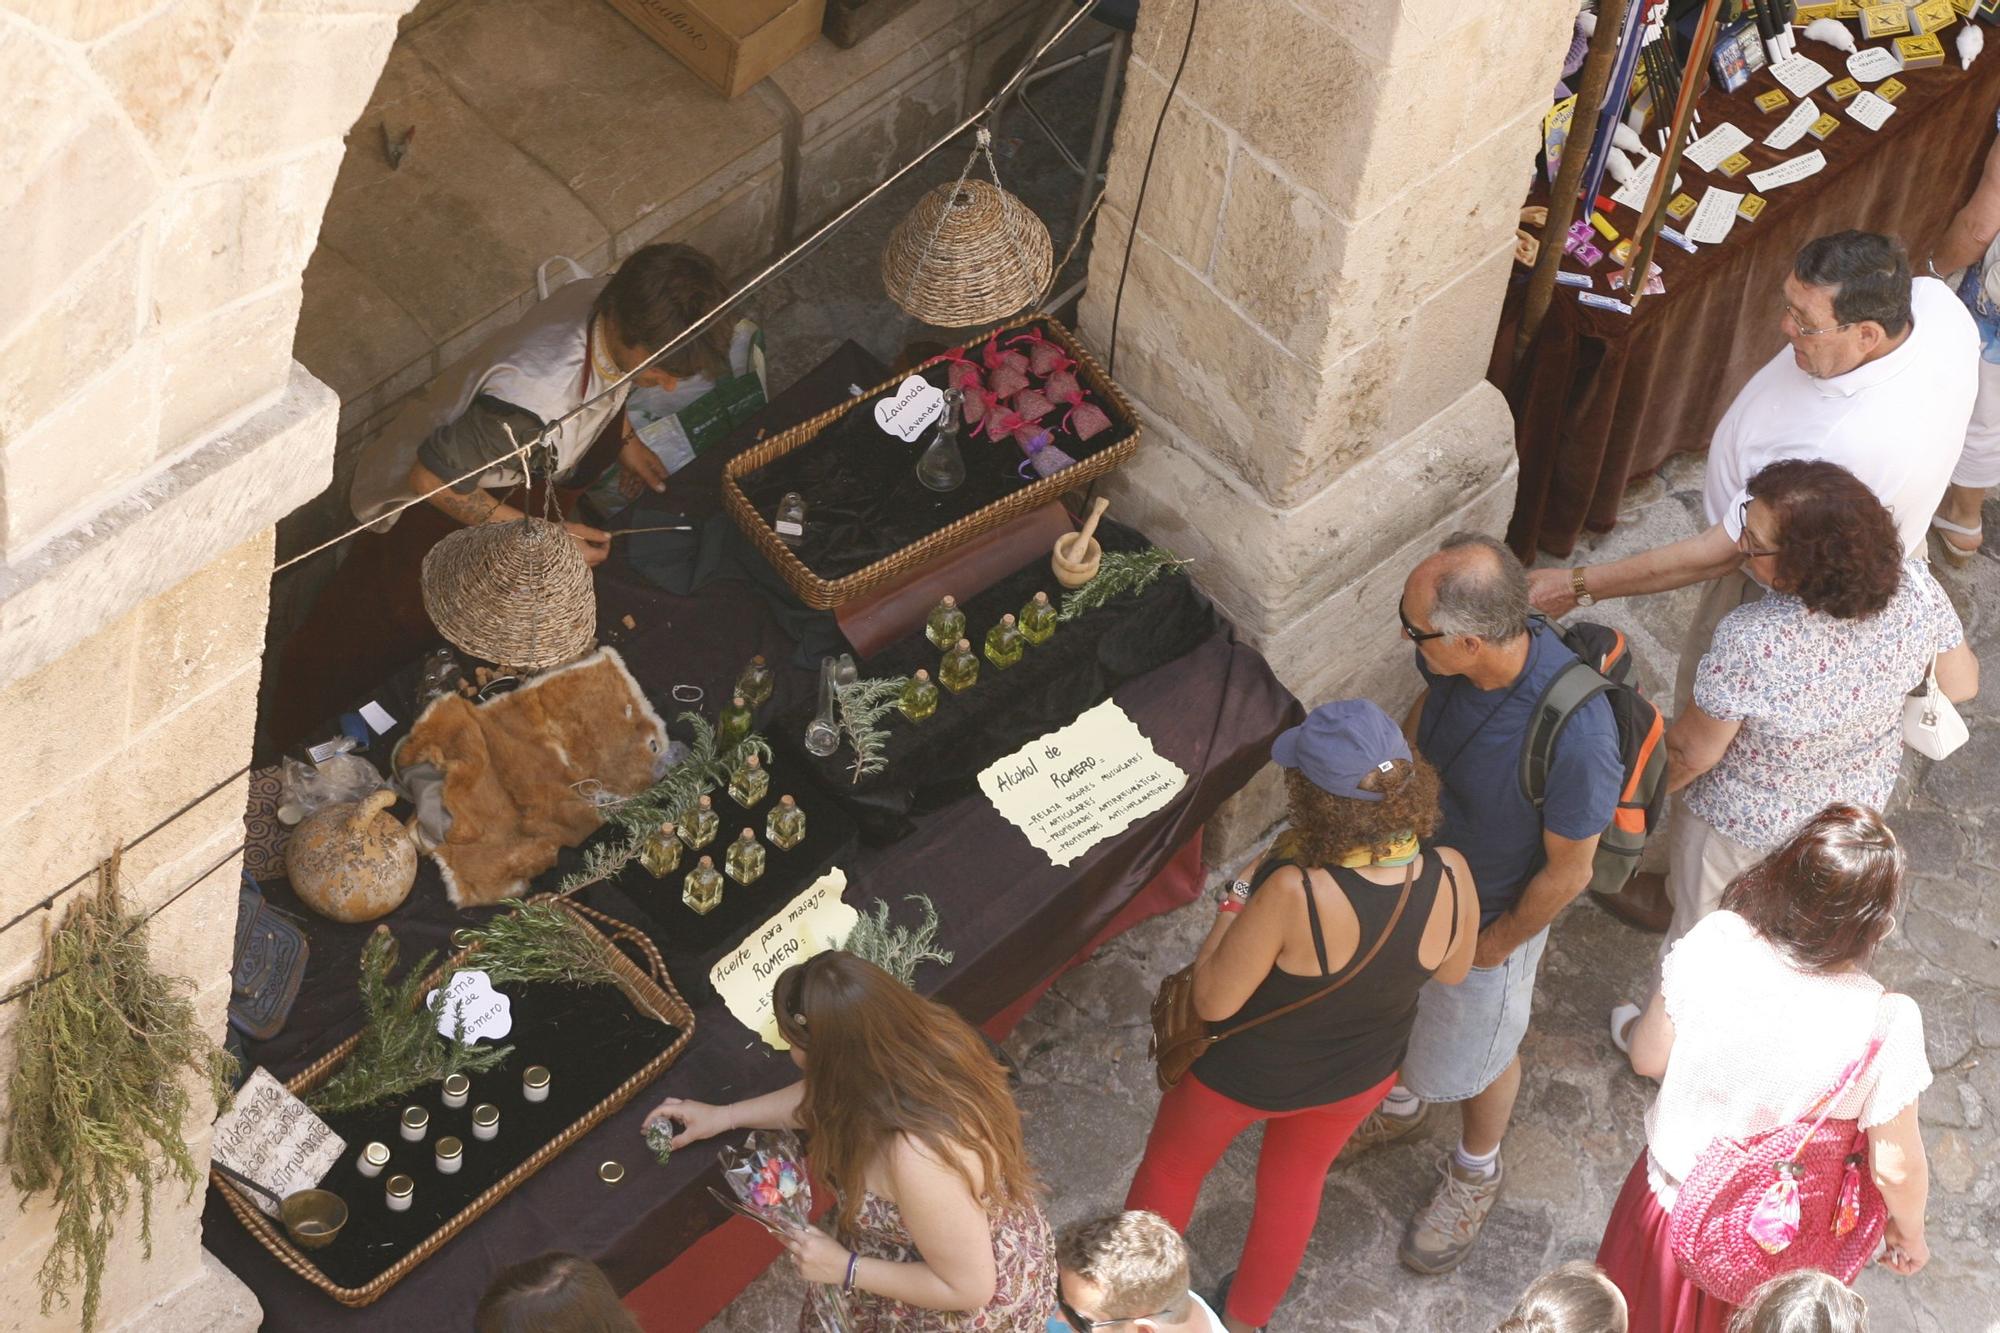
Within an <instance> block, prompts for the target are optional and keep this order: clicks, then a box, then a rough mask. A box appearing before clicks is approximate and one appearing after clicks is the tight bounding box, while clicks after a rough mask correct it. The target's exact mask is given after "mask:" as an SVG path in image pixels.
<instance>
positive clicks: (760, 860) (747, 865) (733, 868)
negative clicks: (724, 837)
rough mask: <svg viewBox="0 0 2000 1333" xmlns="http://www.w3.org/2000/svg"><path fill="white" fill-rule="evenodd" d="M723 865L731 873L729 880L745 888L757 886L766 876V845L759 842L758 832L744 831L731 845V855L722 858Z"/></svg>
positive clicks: (752, 830)
mask: <svg viewBox="0 0 2000 1333" xmlns="http://www.w3.org/2000/svg"><path fill="white" fill-rule="evenodd" d="M722 865H723V868H724V869H725V870H727V871H728V872H729V878H731V879H733V880H735V881H736V882H737V883H738V884H742V885H745V886H748V885H751V884H755V883H756V882H757V881H758V880H759V879H761V878H762V877H763V874H764V844H763V843H761V842H759V841H757V830H755V829H744V830H743V832H742V833H740V834H738V835H737V837H736V841H735V842H732V843H730V844H729V854H728V855H727V856H724V857H723V858H722Z"/></svg>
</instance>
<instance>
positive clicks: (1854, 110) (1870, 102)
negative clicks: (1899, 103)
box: [1847, 93, 1896, 130]
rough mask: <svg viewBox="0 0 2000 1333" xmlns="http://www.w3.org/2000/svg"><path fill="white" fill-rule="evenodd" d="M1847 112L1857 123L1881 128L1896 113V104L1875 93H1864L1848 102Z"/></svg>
mask: <svg viewBox="0 0 2000 1333" xmlns="http://www.w3.org/2000/svg"><path fill="white" fill-rule="evenodd" d="M1847 114H1848V117H1849V118H1850V119H1852V120H1854V121H1855V122H1856V123H1858V124H1861V125H1866V126H1867V127H1868V128H1869V129H1871V130H1879V129H1881V128H1882V122H1883V121H1885V120H1887V119H1889V117H1891V116H1893V115H1895V114H1896V104H1895V103H1894V102H1890V101H1886V100H1884V99H1883V98H1880V97H1877V96H1876V95H1875V94H1874V93H1862V94H1860V95H1859V96H1858V97H1856V98H1855V99H1854V100H1853V101H1852V102H1849V103H1848V104H1847Z"/></svg>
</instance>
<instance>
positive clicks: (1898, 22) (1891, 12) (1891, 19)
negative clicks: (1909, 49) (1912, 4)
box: [1861, 3, 1910, 41]
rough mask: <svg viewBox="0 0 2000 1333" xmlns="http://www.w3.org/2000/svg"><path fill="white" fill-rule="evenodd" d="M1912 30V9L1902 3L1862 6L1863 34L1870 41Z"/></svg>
mask: <svg viewBox="0 0 2000 1333" xmlns="http://www.w3.org/2000/svg"><path fill="white" fill-rule="evenodd" d="M1909 30H1910V11H1909V9H1908V8H1907V7H1905V6H1904V5H1902V4H1901V3H1895V4H1886V5H1863V6H1861V35H1862V36H1863V37H1866V38H1867V39H1869V40H1870V41H1873V40H1875V39H1876V38H1878V37H1894V36H1895V35H1896V34H1897V33H1899V32H1908V31H1909Z"/></svg>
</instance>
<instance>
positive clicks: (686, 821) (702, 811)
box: [681, 796, 722, 852]
mask: <svg viewBox="0 0 2000 1333" xmlns="http://www.w3.org/2000/svg"><path fill="white" fill-rule="evenodd" d="M721 831H722V820H721V819H720V818H719V817H718V816H717V815H716V813H715V802H713V801H711V800H709V799H708V797H706V796H704V797H702V798H701V799H700V800H699V801H696V802H695V803H694V809H692V810H689V811H687V812H685V813H684V814H682V815H681V841H682V842H684V843H686V844H687V845H688V848H689V850H690V851H696V852H698V851H700V850H701V849H702V848H704V847H706V846H708V844H710V843H711V842H714V841H715V835H716V834H718V833H720V832H721Z"/></svg>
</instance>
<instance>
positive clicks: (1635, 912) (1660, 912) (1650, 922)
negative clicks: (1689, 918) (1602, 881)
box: [1590, 870, 1674, 935]
mask: <svg viewBox="0 0 2000 1333" xmlns="http://www.w3.org/2000/svg"><path fill="white" fill-rule="evenodd" d="M1590 896H1591V897H1592V898H1594V899H1596V900H1597V905H1598V906H1599V907H1602V908H1603V909H1604V910H1605V911H1607V912H1609V913H1611V915H1613V916H1615V917H1617V918H1618V919H1619V920H1620V921H1623V922H1624V923H1625V924H1626V925H1628V926H1636V927H1637V928H1638V929H1640V930H1644V931H1648V932H1650V933H1652V934H1654V935H1664V934H1666V932H1667V927H1668V926H1670V925H1672V924H1673V920H1674V908H1673V904H1672V903H1670V902H1668V901H1667V877H1666V876H1665V875H1662V874H1660V873H1658V872H1657V871H1650V870H1642V871H1640V872H1639V873H1638V874H1636V875H1634V876H1632V878H1630V879H1628V880H1626V881H1625V883H1624V886H1623V887H1621V888H1620V889H1619V890H1618V892H1616V893H1599V892H1598V891H1597V890H1595V889H1592V890H1591V891H1590Z"/></svg>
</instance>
